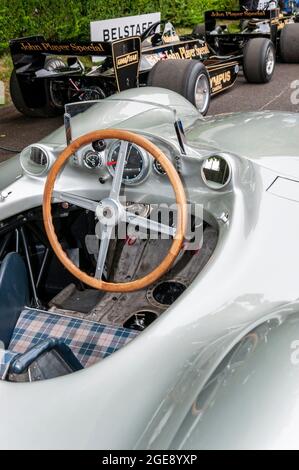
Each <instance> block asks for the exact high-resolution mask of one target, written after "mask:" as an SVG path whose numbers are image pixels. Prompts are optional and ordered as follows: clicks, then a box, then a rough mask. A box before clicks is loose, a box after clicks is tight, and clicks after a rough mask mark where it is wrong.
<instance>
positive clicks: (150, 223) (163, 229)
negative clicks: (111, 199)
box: [123, 211, 176, 237]
mask: <svg viewBox="0 0 299 470" xmlns="http://www.w3.org/2000/svg"><path fill="white" fill-rule="evenodd" d="M123 222H128V223H129V224H130V225H135V226H139V227H141V228H144V229H146V230H150V231H153V232H156V233H161V234H163V235H168V236H170V237H174V236H175V234H176V229H175V228H174V227H170V226H169V225H165V224H161V223H160V222H157V221H155V220H151V219H147V218H145V217H141V216H139V215H135V214H132V212H127V211H125V212H124V215H123Z"/></svg>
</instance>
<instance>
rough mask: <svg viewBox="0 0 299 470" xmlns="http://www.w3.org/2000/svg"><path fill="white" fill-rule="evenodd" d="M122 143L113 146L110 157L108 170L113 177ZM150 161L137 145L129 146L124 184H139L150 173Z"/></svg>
mask: <svg viewBox="0 0 299 470" xmlns="http://www.w3.org/2000/svg"><path fill="white" fill-rule="evenodd" d="M120 144H121V143H120V142H116V143H115V144H113V145H112V147H111V148H110V151H109V155H108V162H107V165H108V169H109V171H110V173H111V174H112V176H113V175H114V171H115V166H116V164H117V159H118V155H119V150H120ZM148 168H149V159H148V155H147V153H146V152H145V151H144V150H143V149H141V148H140V147H138V146H137V145H135V144H130V143H129V144H128V149H127V156H126V164H125V168H124V172H123V182H124V183H127V184H134V183H139V182H140V181H141V180H143V179H144V178H145V177H146V176H147V173H148Z"/></svg>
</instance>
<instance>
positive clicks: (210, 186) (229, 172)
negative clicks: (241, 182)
mask: <svg viewBox="0 0 299 470" xmlns="http://www.w3.org/2000/svg"><path fill="white" fill-rule="evenodd" d="M210 158H218V159H221V160H223V161H224V162H225V163H226V165H227V168H228V177H227V180H226V181H225V183H224V184H222V185H221V186H219V187H217V186H215V185H214V184H213V183H210V182H209V180H208V179H207V178H206V175H205V173H204V165H205V164H206V161H207V160H209V159H210ZM200 173H201V178H202V181H203V183H204V184H205V185H206V186H207V187H208V188H209V189H211V190H213V191H221V190H223V189H225V188H226V187H227V186H228V185H229V184H230V182H231V180H232V166H231V164H230V162H229V160H228V158H227V155H224V154H221V153H218V154H212V155H209V156H207V157H206V158H205V159H204V160H203V162H202V164H201V168H200Z"/></svg>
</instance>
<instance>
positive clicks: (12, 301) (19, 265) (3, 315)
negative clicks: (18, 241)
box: [0, 253, 29, 348]
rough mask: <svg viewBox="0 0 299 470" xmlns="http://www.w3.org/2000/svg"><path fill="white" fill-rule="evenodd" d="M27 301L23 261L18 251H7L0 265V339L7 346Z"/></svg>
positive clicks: (27, 289) (27, 292)
mask: <svg viewBox="0 0 299 470" xmlns="http://www.w3.org/2000/svg"><path fill="white" fill-rule="evenodd" d="M28 303H29V284H28V275H27V270H26V266H25V263H24V261H23V259H22V257H21V256H20V255H19V254H18V253H9V254H8V255H6V257H5V258H4V260H3V262H2V263H1V266H0V341H2V343H4V347H5V348H8V345H9V342H10V339H11V336H12V333H13V330H14V327H15V325H16V323H17V321H18V318H19V316H20V314H21V312H22V310H23V309H24V306H25V305H28Z"/></svg>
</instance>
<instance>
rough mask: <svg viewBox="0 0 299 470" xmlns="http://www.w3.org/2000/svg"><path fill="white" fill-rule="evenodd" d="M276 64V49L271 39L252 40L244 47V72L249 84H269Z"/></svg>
mask: <svg viewBox="0 0 299 470" xmlns="http://www.w3.org/2000/svg"><path fill="white" fill-rule="evenodd" d="M275 63H276V55H275V48H274V45H273V43H272V41H270V40H269V39H266V38H254V39H250V40H249V41H248V42H247V44H246V45H245V47H244V57H243V70H244V75H245V78H246V80H247V81H248V82H249V83H267V82H270V80H271V79H272V76H273V73H274V69H275Z"/></svg>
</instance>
